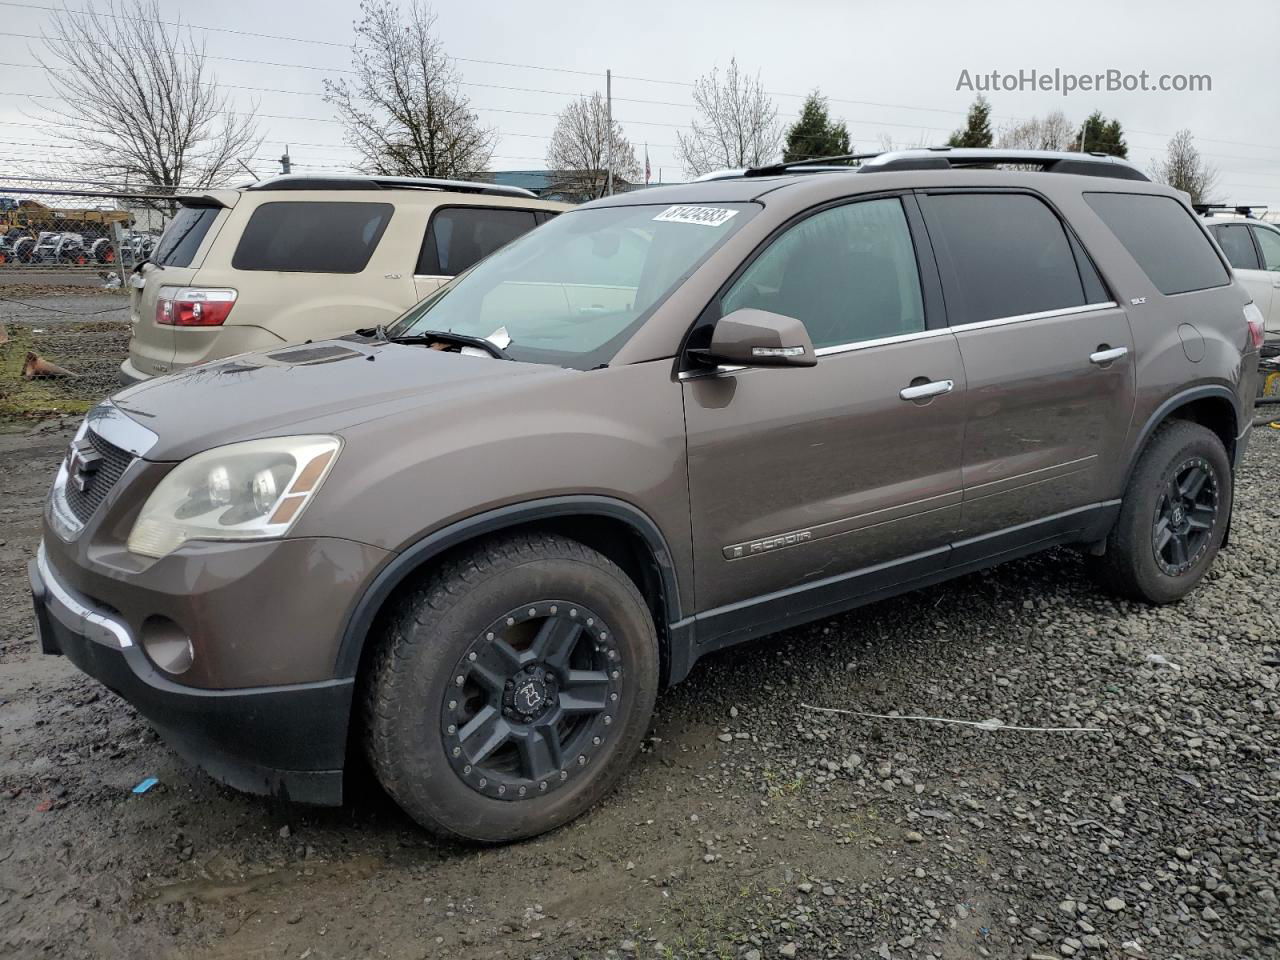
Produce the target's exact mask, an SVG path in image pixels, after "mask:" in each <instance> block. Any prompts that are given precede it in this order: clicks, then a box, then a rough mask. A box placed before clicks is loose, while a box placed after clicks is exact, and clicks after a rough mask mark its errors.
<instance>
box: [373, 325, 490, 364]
mask: <svg viewBox="0 0 1280 960" xmlns="http://www.w3.org/2000/svg"><path fill="white" fill-rule="evenodd" d="M356 335H357V336H361V337H370V338H372V339H374V340H380V341H382V342H383V343H440V342H444V343H456V344H458V345H459V346H463V347H476V348H478V349H480V350H483V351H484V352H485V353H487V354H489V356H491V357H494V358H495V359H498V360H514V359H515V357H513V356H511V354H509V353H507V351H506V350H504V349H502V347H500V346H498V345H497V344H496V343H494V342H493V341H492V340H486V339H485V338H484V337H471V336H468V335H467V334H465V333H454V332H453V331H452V330H423V331H421V332H419V333H412V334H405V335H404V336H400V337H393V336H391V334H390V333H389V332H388V331H387V328H386V325H385V324H381V323H380V324H378V325H377V326H376V327H365V328H364V329H363V330H357V331H356Z"/></svg>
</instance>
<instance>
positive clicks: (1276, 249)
mask: <svg viewBox="0 0 1280 960" xmlns="http://www.w3.org/2000/svg"><path fill="white" fill-rule="evenodd" d="M1249 229H1250V230H1252V231H1253V235H1254V236H1255V237H1257V238H1258V246H1259V247H1260V248H1261V249H1262V269H1263V270H1280V231H1276V230H1268V229H1267V228H1266V227H1250V228H1249Z"/></svg>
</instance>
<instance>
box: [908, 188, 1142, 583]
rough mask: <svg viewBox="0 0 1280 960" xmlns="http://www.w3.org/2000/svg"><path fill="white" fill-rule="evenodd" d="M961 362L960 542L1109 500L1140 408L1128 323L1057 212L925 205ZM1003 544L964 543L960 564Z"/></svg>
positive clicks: (970, 201) (935, 200) (1037, 204)
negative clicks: (1114, 471)
mask: <svg viewBox="0 0 1280 960" xmlns="http://www.w3.org/2000/svg"><path fill="white" fill-rule="evenodd" d="M921 206H922V207H923V209H924V214H925V221H926V223H927V224H928V227H929V235H930V238H931V239H932V241H933V245H934V249H935V252H936V253H937V255H938V267H939V270H940V272H941V274H942V282H943V288H944V290H945V292H946V300H947V314H948V317H949V319H950V322H951V324H952V327H951V329H952V330H953V332H954V333H955V335H956V339H957V342H958V343H959V347H960V355H961V357H962V358H963V361H964V370H965V376H966V378H967V381H968V388H969V404H968V407H969V416H968V419H967V421H966V423H965V428H964V454H963V475H964V507H963V511H962V534H961V539H962V540H969V539H971V538H976V537H986V536H987V535H989V534H993V533H995V532H997V531H1002V530H1006V529H1008V528H1010V527H1014V526H1016V525H1019V524H1024V523H1028V522H1030V521H1035V520H1041V519H1044V518H1048V517H1051V516H1054V515H1057V514H1061V513H1064V512H1066V511H1072V510H1075V509H1076V508H1079V507H1083V506H1085V505H1087V504H1092V503H1095V502H1098V501H1101V500H1104V499H1105V498H1106V497H1107V496H1108V492H1107V490H1106V489H1105V488H1106V484H1107V477H1108V473H1107V467H1108V466H1109V464H1111V463H1112V462H1114V461H1115V459H1116V458H1117V457H1119V456H1120V455H1121V454H1122V452H1123V447H1124V442H1125V436H1126V431H1127V428H1128V425H1129V420H1130V418H1131V416H1132V412H1133V404H1134V363H1133V340H1132V336H1131V334H1130V331H1129V323H1128V319H1127V317H1126V316H1125V313H1124V311H1123V310H1121V309H1120V308H1119V307H1118V306H1117V305H1116V304H1115V303H1114V302H1113V301H1112V300H1111V297H1110V295H1109V294H1108V293H1107V292H1106V289H1105V287H1104V286H1103V283H1102V280H1101V279H1100V277H1099V276H1098V273H1097V271H1096V269H1095V268H1094V267H1093V264H1092V262H1091V261H1090V260H1089V257H1088V255H1087V254H1086V253H1085V251H1084V250H1083V248H1082V247H1081V246H1080V244H1079V241H1078V240H1077V239H1076V238H1075V236H1074V235H1073V234H1072V233H1070V232H1069V231H1068V230H1067V229H1066V228H1065V226H1064V224H1063V222H1062V221H1061V220H1060V218H1059V217H1058V215H1057V213H1056V212H1055V211H1054V210H1053V209H1052V208H1051V207H1050V206H1049V205H1048V204H1047V203H1046V202H1045V201H1044V200H1043V199H1042V198H1041V197H1039V196H1037V195H1034V194H1031V193H1024V192H1015V191H988V192H981V193H978V192H955V191H945V192H936V193H930V194H929V195H927V196H924V197H922V198H921ZM992 549H998V544H996V545H993V544H992V543H990V542H986V541H979V542H977V543H972V544H968V545H965V544H958V545H957V551H956V554H955V556H954V558H953V559H954V561H955V562H963V561H964V560H966V559H969V553H968V552H967V551H969V550H973V551H977V552H981V553H987V552H990V551H991V550H992Z"/></svg>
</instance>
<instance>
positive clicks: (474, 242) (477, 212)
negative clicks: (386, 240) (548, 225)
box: [413, 205, 544, 300]
mask: <svg viewBox="0 0 1280 960" xmlns="http://www.w3.org/2000/svg"><path fill="white" fill-rule="evenodd" d="M542 213H544V211H541V210H537V211H535V210H521V209H518V208H515V207H477V206H469V205H468V206H443V207H437V208H436V209H435V210H434V211H433V212H432V214H431V219H430V220H429V221H428V222H427V230H426V234H425V236H424V237H423V239H422V248H421V250H420V251H419V253H418V262H417V266H416V267H415V268H414V271H413V284H414V288H415V290H416V291H417V294H418V299H420V300H421V299H422V298H423V297H426V296H428V295H429V294H431V293H433V292H435V291H436V290H438V289H439V288H440V287H441V286H443V285H444V284H445V283H447V282H448V281H449V280H451V279H452V278H453V277H456V276H457V275H458V274H460V273H462V272H463V271H464V270H468V269H470V268H471V266H472V265H473V264H475V263H477V262H478V261H480V260H483V259H484V258H485V257H487V256H488V255H489V254H491V253H493V251H495V250H497V249H498V248H499V247H502V246H504V245H506V244H508V243H510V242H511V241H512V240H514V239H515V238H516V237H519V236H523V235H524V234H526V233H528V232H529V231H530V230H532V229H533V228H534V227H536V226H537V225H538V224H539V223H541V222H543V218H542V217H540V216H539V215H540V214H542Z"/></svg>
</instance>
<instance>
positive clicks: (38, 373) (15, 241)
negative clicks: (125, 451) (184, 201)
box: [0, 174, 171, 421]
mask: <svg viewBox="0 0 1280 960" xmlns="http://www.w3.org/2000/svg"><path fill="white" fill-rule="evenodd" d="M170 215H171V214H170V204H169V201H168V200H166V199H165V198H164V197H162V196H157V195H154V194H149V193H147V192H146V191H140V190H130V189H127V188H123V187H115V186H114V185H111V184H106V183H100V182H95V181H85V180H63V179H47V180H42V179H36V178H27V177H16V176H6V175H4V174H0V421H14V420H28V419H33V418H41V417H48V416H56V415H60V414H77V413H82V412H83V411H85V410H87V409H88V408H89V407H91V406H93V404H95V403H97V402H98V401H99V400H101V399H102V398H103V397H105V396H108V395H109V394H111V393H112V392H114V390H116V389H117V388H118V386H119V383H118V379H117V378H118V373H119V369H120V363H121V361H122V360H124V358H125V356H126V354H127V352H128V346H129V329H130V326H129V296H128V273H129V271H130V270H131V269H132V268H133V266H134V265H135V264H136V263H138V262H140V261H141V260H143V259H145V258H147V257H148V256H150V254H151V252H152V251H153V250H154V248H155V245H156V243H157V242H158V241H159V238H160V235H161V234H162V233H163V232H164V228H165V226H166V225H167V224H168V221H169V218H170Z"/></svg>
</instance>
